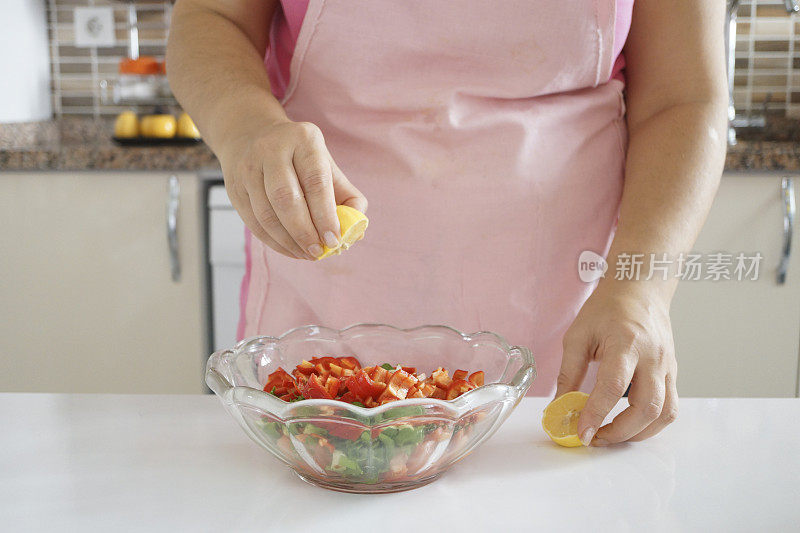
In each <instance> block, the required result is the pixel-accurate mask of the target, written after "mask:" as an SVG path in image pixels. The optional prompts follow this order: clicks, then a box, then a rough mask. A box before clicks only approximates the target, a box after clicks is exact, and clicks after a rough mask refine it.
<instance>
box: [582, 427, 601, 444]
mask: <svg viewBox="0 0 800 533" xmlns="http://www.w3.org/2000/svg"><path fill="white" fill-rule="evenodd" d="M595 431H597V430H596V429H594V428H592V427H588V428H586V429H584V430H583V433H581V444H583V445H584V446H588V445H589V444H591V442H592V437H594V432H595Z"/></svg>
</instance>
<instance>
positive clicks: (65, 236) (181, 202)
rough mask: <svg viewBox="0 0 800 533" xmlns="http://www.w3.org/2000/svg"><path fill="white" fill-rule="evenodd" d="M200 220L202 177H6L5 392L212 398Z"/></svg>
mask: <svg viewBox="0 0 800 533" xmlns="http://www.w3.org/2000/svg"><path fill="white" fill-rule="evenodd" d="M173 176H174V178H173ZM170 191H171V194H172V196H173V202H172V203H171V204H172V205H171V206H169V205H168V204H169V203H170V202H168V198H169V196H170ZM170 207H171V208H173V214H174V217H175V218H174V219H173V220H174V221H175V222H176V226H175V229H176V232H174V238H173V239H172V240H171V241H170V239H169V238H168V218H169V216H168V214H169V213H168V212H169V209H170ZM201 215H202V205H201V183H200V180H199V178H198V177H197V176H196V175H195V174H193V173H178V174H172V173H169V172H122V171H120V172H38V173H26V172H3V173H0V225H2V232H0V250H2V254H0V275H1V276H2V278H1V279H0V301H1V302H2V311H0V312H1V313H2V320H0V354H2V357H1V358H0V391H32V392H34V391H49V392H117V393H197V392H202V391H203V390H204V385H203V380H202V373H203V363H204V359H205V357H206V356H207V353H208V351H207V346H206V344H207V341H206V334H205V311H204V305H205V297H204V294H205V290H204V283H205V280H204V276H205V268H204V267H203V257H204V251H203V242H204V238H203V236H202V231H201V228H202V224H201V220H202V219H201ZM170 242H171V244H172V245H173V246H174V249H173V250H174V253H171V251H170ZM173 259H174V260H173Z"/></svg>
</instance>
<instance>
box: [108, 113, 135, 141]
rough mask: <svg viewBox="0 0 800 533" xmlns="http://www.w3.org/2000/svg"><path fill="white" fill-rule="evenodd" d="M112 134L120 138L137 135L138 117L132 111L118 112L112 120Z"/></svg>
mask: <svg viewBox="0 0 800 533" xmlns="http://www.w3.org/2000/svg"><path fill="white" fill-rule="evenodd" d="M114 136H115V137H119V138H120V139H130V138H132V137H138V136H139V119H138V118H137V117H136V113H134V112H133V111H125V112H123V113H120V114H119V116H118V117H117V120H116V122H114Z"/></svg>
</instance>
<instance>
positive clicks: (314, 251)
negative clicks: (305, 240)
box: [308, 244, 322, 259]
mask: <svg viewBox="0 0 800 533" xmlns="http://www.w3.org/2000/svg"><path fill="white" fill-rule="evenodd" d="M308 253H310V254H311V257H313V258H315V259H316V258H317V257H319V256H321V255H322V246H320V245H319V244H312V245H311V246H309V247H308Z"/></svg>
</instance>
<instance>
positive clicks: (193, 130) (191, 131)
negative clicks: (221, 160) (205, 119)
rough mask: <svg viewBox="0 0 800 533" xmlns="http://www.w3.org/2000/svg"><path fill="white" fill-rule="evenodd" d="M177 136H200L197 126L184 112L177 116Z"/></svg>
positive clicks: (194, 137) (192, 137)
mask: <svg viewBox="0 0 800 533" xmlns="http://www.w3.org/2000/svg"><path fill="white" fill-rule="evenodd" d="M178 137H189V138H191V139H199V138H200V132H199V131H198V130H197V126H195V125H194V121H193V120H192V118H191V117H190V116H189V115H188V114H186V113H181V116H180V117H178Z"/></svg>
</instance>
